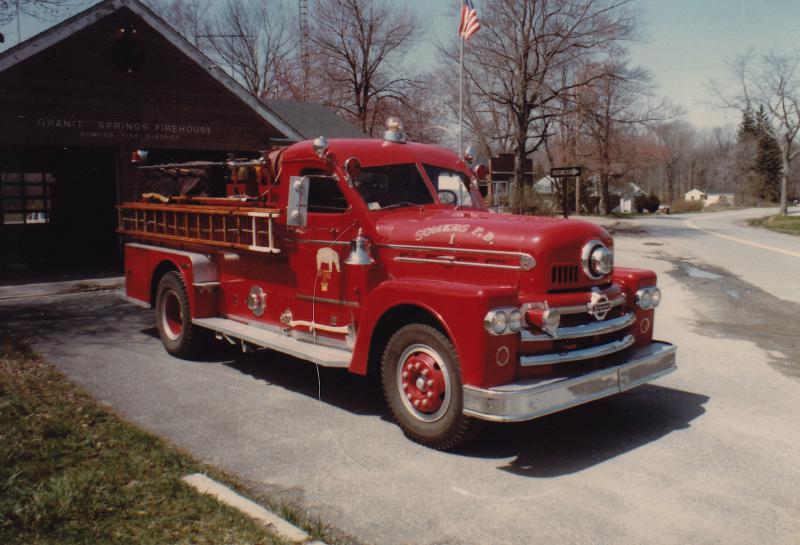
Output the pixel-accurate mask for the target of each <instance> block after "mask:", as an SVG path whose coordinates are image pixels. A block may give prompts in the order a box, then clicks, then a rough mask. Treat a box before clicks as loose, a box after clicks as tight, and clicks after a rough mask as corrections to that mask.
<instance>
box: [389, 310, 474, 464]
mask: <svg viewBox="0 0 800 545" xmlns="http://www.w3.org/2000/svg"><path fill="white" fill-rule="evenodd" d="M381 379H382V383H383V394H384V397H385V398H386V403H387V405H388V406H389V410H390V411H391V412H392V416H394V419H395V421H396V422H397V423H398V424H399V425H400V427H401V428H402V430H403V433H405V435H406V436H407V437H408V438H409V439H411V440H413V441H416V442H417V443H420V444H423V445H425V446H428V447H431V448H435V449H439V450H448V449H453V448H455V447H458V446H460V445H463V444H464V443H466V442H468V441H469V440H471V439H472V438H473V437H474V436H475V435H476V434H477V433H478V432H479V431H480V429H481V427H482V422H480V421H478V420H475V419H473V418H469V417H467V416H464V413H463V408H464V400H463V389H462V381H461V367H460V365H459V361H458V354H457V353H456V349H455V347H454V346H453V343H451V342H450V339H448V338H447V337H446V336H445V335H443V334H442V333H441V332H440V331H439V330H437V329H435V328H433V327H431V326H428V325H424V324H409V325H407V326H404V327H402V328H401V329H399V330H398V331H397V333H395V334H394V335H393V336H392V338H391V339H389V342H388V343H387V344H386V349H385V350H384V353H383V359H382V362H381Z"/></svg>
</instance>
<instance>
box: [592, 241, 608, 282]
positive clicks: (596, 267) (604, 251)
mask: <svg viewBox="0 0 800 545" xmlns="http://www.w3.org/2000/svg"><path fill="white" fill-rule="evenodd" d="M589 268H590V269H592V272H594V273H595V274H598V275H600V276H605V275H607V274H609V273H610V272H611V271H612V270H613V269H614V254H612V253H611V250H609V249H608V248H606V247H605V246H598V247H597V248H595V249H594V250H592V253H591V254H590V255H589Z"/></svg>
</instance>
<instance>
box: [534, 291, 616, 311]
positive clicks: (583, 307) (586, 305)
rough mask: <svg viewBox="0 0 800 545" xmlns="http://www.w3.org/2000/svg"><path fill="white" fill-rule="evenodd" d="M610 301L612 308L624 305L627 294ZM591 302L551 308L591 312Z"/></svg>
mask: <svg viewBox="0 0 800 545" xmlns="http://www.w3.org/2000/svg"><path fill="white" fill-rule="evenodd" d="M608 302H609V303H611V308H614V307H618V306H620V305H624V304H625V294H624V293H623V294H622V295H620V296H619V297H617V298H616V299H609V301H608ZM589 304H590V302H586V303H584V304H583V305H573V306H570V307H551V308H553V309H554V310H558V311H559V312H560V313H561V314H583V313H584V312H589ZM523 309H524V310H523V313H524V312H525V310H527V309H526V308H525V306H524V305H523Z"/></svg>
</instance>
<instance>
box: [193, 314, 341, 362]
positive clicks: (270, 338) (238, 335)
mask: <svg viewBox="0 0 800 545" xmlns="http://www.w3.org/2000/svg"><path fill="white" fill-rule="evenodd" d="M192 323H193V324H195V325H198V326H200V327H204V328H206V329H210V330H212V331H216V332H218V333H222V334H223V335H227V336H228V337H232V338H235V339H241V340H243V341H246V342H248V343H251V344H254V345H256V346H260V347H262V348H269V349H271V350H276V351H278V352H283V353H284V354H289V355H290V356H294V357H296V358H300V359H303V360H308V361H310V362H311V363H316V364H318V365H321V366H323V367H344V368H347V367H350V360H351V359H352V357H353V353H352V352H350V351H348V350H341V349H339V348H332V347H329V346H322V345H319V344H312V343H309V342H305V341H299V340H297V339H294V338H292V337H287V336H286V335H282V334H280V333H274V332H272V331H267V330H265V329H261V328H260V327H253V326H250V325H247V324H242V323H240V322H236V321H234V320H229V319H227V318H195V319H192Z"/></svg>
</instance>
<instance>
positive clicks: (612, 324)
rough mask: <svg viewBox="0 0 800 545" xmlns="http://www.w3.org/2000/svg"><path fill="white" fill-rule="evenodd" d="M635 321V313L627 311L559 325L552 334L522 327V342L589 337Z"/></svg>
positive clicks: (616, 329) (623, 327) (623, 326)
mask: <svg viewBox="0 0 800 545" xmlns="http://www.w3.org/2000/svg"><path fill="white" fill-rule="evenodd" d="M635 321H636V314H635V313H633V312H628V313H627V314H623V315H622V316H619V317H617V318H611V319H610V320H603V321H602V322H592V323H588V324H582V325H576V326H571V327H559V328H558V329H557V330H556V332H555V334H554V335H550V334H548V333H544V332H542V333H532V332H531V331H529V330H526V329H523V330H522V331H521V332H520V333H521V340H522V342H531V341H552V340H554V339H577V338H580V337H590V336H592V335H603V334H605V333H613V332H614V331H619V330H620V329H625V328H626V327H628V326H629V325H631V324H633V323H634V322H635Z"/></svg>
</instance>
